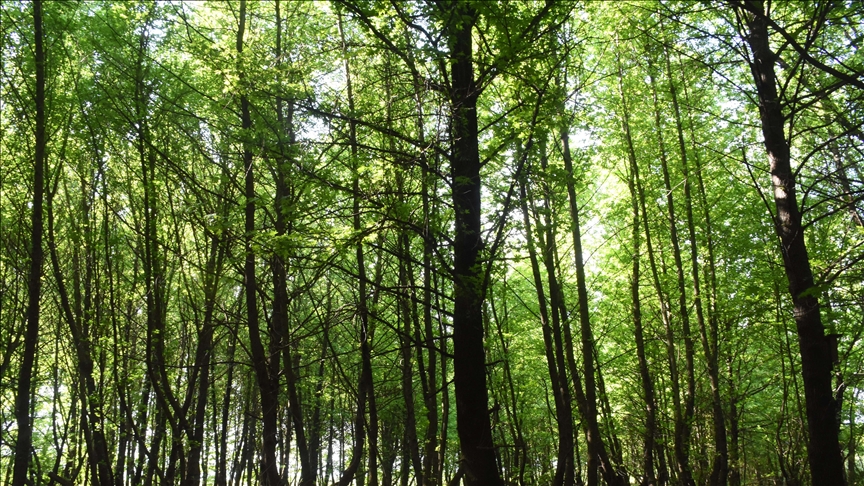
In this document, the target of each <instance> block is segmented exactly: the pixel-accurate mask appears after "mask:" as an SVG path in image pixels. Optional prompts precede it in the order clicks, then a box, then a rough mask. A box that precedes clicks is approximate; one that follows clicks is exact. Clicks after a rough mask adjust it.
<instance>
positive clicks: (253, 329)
mask: <svg viewBox="0 0 864 486" xmlns="http://www.w3.org/2000/svg"><path fill="white" fill-rule="evenodd" d="M246 13H247V12H246V0H240V22H239V26H238V29H237V54H238V65H237V68H238V73H239V79H240V85H241V90H243V91H241V94H240V119H241V126H242V129H243V134H242V137H243V171H244V175H245V177H244V178H245V189H244V196H245V199H246V204H245V212H244V221H245V224H244V231H245V237H244V240H245V245H246V249H245V252H246V257H245V264H244V271H243V275H244V280H245V290H246V324H247V326H248V329H249V350H250V353H251V357H252V367H253V369H254V370H255V378H256V381H257V383H258V389H259V391H260V400H261V414H262V418H263V425H264V427H263V437H262V451H261V478H260V480H261V482H262V483H263V484H265V485H266V486H278V485H280V484H282V479H281V478H280V476H279V468H278V466H277V464H276V438H277V435H278V431H277V426H278V390H276V389H275V387H274V381H275V380H274V379H273V377H271V376H270V369H269V367H268V361H269V359H278V355H277V356H275V357H269V356H268V353H266V352H265V350H264V345H263V343H262V341H261V329H260V326H259V317H258V301H257V293H258V283H257V278H256V275H255V253H254V250H253V248H252V242H253V240H254V235H255V166H254V164H253V162H252V158H253V157H252V140H250V139H251V137H252V133H251V131H252V117H251V115H250V106H249V105H250V104H249V99H248V97H247V96H246V93H245V89H246V87H245V86H244V78H245V76H244V75H243V66H242V62H243V61H242V54H243V34H244V32H245V30H246ZM253 429H254V427H253ZM250 450H251V446H250Z"/></svg>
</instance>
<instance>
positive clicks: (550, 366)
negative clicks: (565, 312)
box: [519, 180, 573, 486]
mask: <svg viewBox="0 0 864 486" xmlns="http://www.w3.org/2000/svg"><path fill="white" fill-rule="evenodd" d="M525 185H526V183H525V181H524V180H523V181H520V183H519V192H520V199H521V201H522V218H523V224H524V225H525V240H526V243H527V246H528V257H529V259H530V261H531V273H532V275H533V276H534V288H535V289H536V292H537V302H538V304H539V309H540V327H541V329H542V331H543V344H544V350H545V352H546V367H547V371H548V373H549V382H550V383H551V385H552V387H553V391H552V394H553V397H554V400H555V419H556V422H557V423H558V457H557V460H556V466H555V477H554V479H553V481H552V484H553V486H561V485H563V484H565V477H567V479H569V482H568V483H566V484H571V483H572V480H573V425H572V421H573V417H572V415H573V414H572V411H571V410H570V406H569V405H570V404H569V403H567V402H568V401H569V398H570V397H569V393H567V394H566V397H565V393H566V392H567V389H568V384H567V379H566V376H565V377H564V378H563V379H562V377H561V376H560V373H561V370H559V368H558V362H557V360H556V359H555V358H556V357H555V354H556V346H555V345H554V344H553V339H552V332H553V330H552V325H551V323H550V319H549V309H548V306H547V304H546V292H545V291H544V290H543V277H542V275H541V273H540V264H539V261H538V258H537V250H536V248H535V245H534V234H533V231H532V228H531V218H530V216H529V215H530V214H531V212H530V211H529V210H528V194H527V191H526V190H525ZM534 214H535V217H536V211H535V212H534ZM556 290H557V289H556ZM551 291H552V290H550V292H551ZM554 311H555V310H554V309H553V312H554ZM558 340H559V341H560V336H559V338H558Z"/></svg>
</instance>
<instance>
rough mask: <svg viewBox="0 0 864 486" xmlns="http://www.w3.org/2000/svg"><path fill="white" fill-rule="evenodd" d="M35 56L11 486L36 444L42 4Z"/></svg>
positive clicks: (16, 485)
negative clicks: (27, 266) (26, 263)
mask: <svg viewBox="0 0 864 486" xmlns="http://www.w3.org/2000/svg"><path fill="white" fill-rule="evenodd" d="M33 35H34V37H35V38H36V40H35V43H34V47H33V49H34V56H35V58H36V59H35V60H36V95H35V102H36V133H35V137H36V143H35V153H34V160H33V207H32V212H31V221H32V224H31V229H30V270H29V273H28V275H27V327H26V328H25V331H24V353H23V355H22V357H21V368H20V369H19V370H18V390H17V391H16V394H15V420H16V422H17V427H18V435H17V437H16V438H15V462H14V465H13V466H12V486H24V484H25V483H27V482H28V479H27V469H28V467H29V465H30V449H31V447H32V443H33V423H32V421H31V418H32V417H31V415H30V408H31V403H30V391H31V390H30V388H31V387H32V381H33V368H34V364H35V361H36V347H37V344H38V343H39V294H40V292H41V290H42V260H43V256H44V251H43V249H42V226H43V222H42V199H43V195H44V193H45V151H46V147H47V145H48V141H47V138H46V133H45V47H44V45H43V39H42V37H43V33H42V1H41V0H34V2H33Z"/></svg>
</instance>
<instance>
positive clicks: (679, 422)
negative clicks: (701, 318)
mask: <svg viewBox="0 0 864 486" xmlns="http://www.w3.org/2000/svg"><path fill="white" fill-rule="evenodd" d="M649 56H650V54H649ZM648 69H649V75H648V76H649V78H650V80H651V94H652V99H653V104H654V124H655V129H656V130H657V145H658V148H659V151H660V166H661V171H662V173H663V186H664V192H665V194H666V210H667V216H668V219H669V239H670V241H671V243H672V257H673V259H674V262H675V275H676V283H677V291H678V292H677V296H678V317H679V319H681V334H682V336H681V337H682V340H683V341H684V372H685V374H686V387H687V392H686V393H685V394H684V401H683V404H679V403H676V417H675V461H676V462H677V463H678V477H679V479H680V480H681V482H682V483H683V484H684V485H685V486H696V483H695V481H694V480H693V472H692V470H691V466H690V436H691V430H692V420H693V414H694V407H695V401H696V376H695V369H694V350H693V336H692V335H691V330H690V314H689V313H688V310H687V292H686V290H685V282H684V263H683V261H682V259H681V247H680V242H679V239H678V225H677V216H676V214H675V198H674V196H673V192H672V182H671V180H670V177H669V164H668V162H667V158H666V144H665V142H664V139H663V124H662V122H661V117H660V104H659V100H658V96H657V84H656V80H655V78H654V75H653V74H652V73H651V70H652V66H651V60H650V58H649V60H648ZM672 359H677V358H674V357H673V358H672ZM682 405H683V408H682Z"/></svg>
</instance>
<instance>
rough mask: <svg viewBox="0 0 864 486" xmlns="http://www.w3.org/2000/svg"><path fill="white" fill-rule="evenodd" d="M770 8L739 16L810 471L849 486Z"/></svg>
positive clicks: (745, 8) (744, 7) (755, 7)
mask: <svg viewBox="0 0 864 486" xmlns="http://www.w3.org/2000/svg"><path fill="white" fill-rule="evenodd" d="M765 7H766V6H765V4H764V3H763V2H762V0H751V1H747V2H742V3H740V4H737V12H738V13H739V15H740V16H741V18H742V19H743V22H744V25H745V26H746V31H745V32H744V33H743V36H744V40H745V41H746V43H747V45H748V46H749V48H750V53H751V58H750V59H749V63H750V70H751V73H752V75H753V81H754V83H755V86H756V93H757V96H758V100H759V116H760V119H761V125H762V136H763V137H764V144H765V150H766V151H767V153H768V168H769V171H770V173H771V183H772V186H773V187H774V206H775V209H776V211H777V212H776V214H775V215H774V228H775V230H776V232H777V237H778V238H779V239H780V245H781V254H782V255H783V266H784V269H785V271H786V277H787V278H788V279H789V293H790V295H791V296H792V304H793V306H794V312H793V315H794V316H795V324H796V327H797V331H798V348H799V351H800V353H801V372H802V375H803V378H804V398H805V401H806V406H807V430H808V432H809V438H808V440H809V447H808V460H809V462H810V473H811V476H812V480H813V483H814V484H825V485H829V484H836V485H842V484H846V478H845V475H844V470H843V456H842V455H841V454H840V441H839V431H838V427H837V422H836V420H837V418H836V417H837V414H838V412H839V411H838V409H837V401H836V400H835V398H834V394H833V392H832V386H831V368H832V366H833V364H832V361H833V360H832V358H831V349H830V347H829V343H828V339H826V337H825V327H824V326H823V324H822V314H821V312H820V303H819V291H818V288H817V287H816V283H815V281H814V278H813V270H812V268H811V265H810V256H809V254H808V251H807V244H806V240H805V238H804V236H805V235H804V225H803V223H802V216H801V212H800V210H799V208H798V197H797V194H796V187H795V186H796V172H795V171H793V170H792V160H791V153H790V148H789V143H788V141H787V138H786V129H785V126H786V120H787V118H786V116H785V115H784V113H783V106H784V102H783V100H782V99H781V97H780V96H779V94H778V90H777V86H778V80H777V75H776V73H775V70H774V66H775V64H776V61H777V55H776V54H775V53H774V51H773V50H772V49H771V44H770V37H769V31H768V27H769V25H771V23H772V20H771V18H770V17H769V15H770V14H769V11H767V10H766V8H765Z"/></svg>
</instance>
